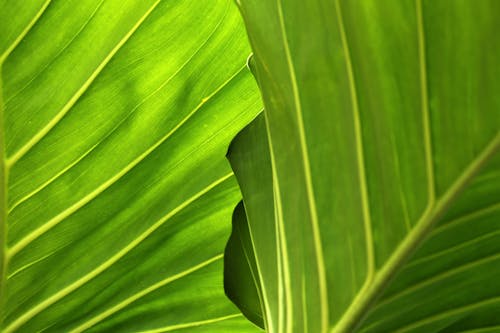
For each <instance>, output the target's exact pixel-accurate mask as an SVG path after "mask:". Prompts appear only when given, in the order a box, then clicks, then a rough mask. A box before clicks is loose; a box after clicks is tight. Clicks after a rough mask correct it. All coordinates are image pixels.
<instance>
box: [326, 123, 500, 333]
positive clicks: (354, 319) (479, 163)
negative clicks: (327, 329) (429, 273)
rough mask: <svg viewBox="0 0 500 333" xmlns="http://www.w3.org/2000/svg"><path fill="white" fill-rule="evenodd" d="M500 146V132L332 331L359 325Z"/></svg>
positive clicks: (401, 245) (339, 332)
mask: <svg viewBox="0 0 500 333" xmlns="http://www.w3.org/2000/svg"><path fill="white" fill-rule="evenodd" d="M499 147H500V132H499V133H497V134H496V135H495V137H494V138H493V139H492V140H491V141H490V142H489V143H488V145H487V146H486V147H485V148H484V149H483V151H482V152H481V153H480V154H479V155H478V156H477V157H476V158H475V159H474V160H473V161H472V162H471V163H470V164H469V166H468V167H467V168H466V169H465V170H464V171H463V173H462V174H461V175H460V176H459V177H458V178H457V179H456V181H455V182H454V183H453V184H452V185H451V186H450V188H449V189H448V190H447V191H446V192H445V194H444V195H443V196H442V197H441V198H440V199H439V200H438V201H437V202H436V204H435V206H434V208H433V209H432V210H430V211H429V210H427V211H426V212H425V213H424V214H423V215H422V217H421V218H420V219H419V221H418V222H417V223H416V225H415V227H414V228H413V230H412V231H411V232H410V233H409V234H408V235H407V236H406V238H405V239H404V240H403V241H402V242H401V243H400V244H399V246H398V247H397V249H396V250H395V251H394V253H393V254H392V255H391V257H390V258H389V260H387V261H386V263H385V264H384V265H383V266H382V268H381V269H380V270H379V271H378V272H377V273H376V274H375V278H374V279H373V283H372V284H370V286H369V288H367V289H366V291H365V292H363V294H362V295H361V296H360V297H359V299H358V300H357V301H356V302H355V304H354V306H351V307H350V308H349V309H348V311H347V312H346V313H345V314H344V315H343V316H342V318H341V320H340V321H339V322H338V323H337V325H336V326H335V327H333V328H332V330H331V332H332V333H347V332H351V331H352V330H353V329H354V327H356V325H357V324H358V320H359V319H360V318H361V317H362V316H363V315H364V314H365V313H366V311H367V309H368V308H369V307H370V306H371V305H372V303H373V302H374V300H375V299H376V298H377V297H378V296H379V294H380V293H381V292H382V291H383V290H384V288H385V286H386V285H387V283H388V282H389V281H390V280H391V278H392V277H393V276H394V275H395V274H396V272H398V271H399V268H400V267H401V265H402V264H403V263H404V262H406V260H407V259H408V257H409V256H410V255H411V254H412V253H413V252H414V251H415V249H416V248H417V247H418V246H419V245H420V244H421V242H422V241H423V240H424V239H425V238H426V237H427V236H428V234H429V233H430V231H431V230H432V227H433V226H434V224H435V223H436V222H437V221H438V220H439V219H440V218H441V217H442V216H443V214H444V213H445V212H446V211H447V209H448V206H449V205H450V204H451V202H452V201H453V200H454V199H455V198H456V197H457V196H458V195H459V194H460V193H461V192H462V191H463V189H464V188H465V186H466V185H467V184H468V183H469V181H470V180H471V179H472V178H473V177H474V176H475V175H476V174H477V173H478V172H479V171H480V170H481V169H482V168H483V166H484V165H485V164H486V163H487V162H488V161H489V160H490V159H491V157H492V156H494V155H495V154H496V152H497V150H498V148H499Z"/></svg>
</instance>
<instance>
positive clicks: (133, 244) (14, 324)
mask: <svg viewBox="0 0 500 333" xmlns="http://www.w3.org/2000/svg"><path fill="white" fill-rule="evenodd" d="M232 175H233V173H232V172H231V173H229V174H227V175H225V176H224V177H222V178H220V179H218V180H217V181H215V182H213V183H212V184H210V185H209V186H207V187H206V188H204V189H203V190H201V191H200V192H198V193H196V194H195V195H193V196H192V197H190V198H189V199H187V200H186V201H184V202H183V203H182V204H180V205H179V206H177V207H176V208H174V209H173V210H172V211H170V212H169V213H168V214H166V215H165V216H164V217H163V218H161V219H160V220H158V221H157V222H155V223H154V224H153V225H151V226H150V227H149V228H148V229H147V230H146V231H144V232H143V233H141V234H140V235H139V236H138V237H137V238H135V239H134V240H133V241H132V242H130V243H129V244H128V245H127V246H125V247H124V248H122V249H121V250H120V251H118V252H117V253H115V254H114V255H113V256H112V257H110V258H109V259H107V260H106V261H105V262H103V263H101V264H100V265H99V266H97V267H96V268H94V270H92V271H91V272H89V273H87V274H86V275H84V276H82V277H81V278H79V279H78V280H76V281H75V282H73V283H71V284H70V285H68V286H66V287H64V288H63V289H61V290H60V291H58V292H57V293H55V294H53V295H52V296H50V297H48V298H47V299H46V300H44V301H42V302H40V303H38V304H37V305H35V306H34V307H33V308H31V309H29V310H28V311H26V312H25V313H24V314H22V315H21V316H19V317H18V318H17V319H16V320H15V321H13V322H12V323H11V324H10V325H9V326H7V327H6V328H5V329H4V331H3V333H10V332H14V331H16V330H17V329H18V328H19V327H21V326H22V325H24V324H25V323H26V322H28V321H29V320H30V319H31V318H33V317H34V316H36V315H37V314H39V313H40V312H42V311H44V310H45V309H47V308H48V307H49V306H51V305H52V304H54V303H56V302H57V301H59V300H61V299H62V298H64V297H66V296H67V295H69V294H70V293H72V292H73V291H75V290H76V289H78V288H80V287H81V286H83V285H84V284H86V283H87V282H89V281H90V280H92V279H94V278H95V277H96V276H98V275H99V274H101V273H102V272H104V271H105V270H106V269H108V268H109V267H111V266H112V265H113V264H115V263H116V262H117V261H118V260H120V259H121V258H123V257H124V256H125V255H126V254H127V253H129V252H130V251H132V250H133V249H134V248H135V247H136V246H138V245H139V244H140V243H141V242H142V241H144V240H145V239H146V238H147V237H148V236H150V235H151V234H152V233H153V232H154V231H156V230H157V229H158V228H159V227H161V226H162V225H163V224H164V223H165V222H167V221H168V220H169V219H170V218H172V217H173V216H174V215H176V214H177V213H179V212H180V211H182V210H183V209H184V208H186V207H187V206H189V205H190V204H191V203H193V202H194V201H196V200H197V199H199V198H200V197H202V196H203V195H204V194H206V193H208V192H209V191H210V190H212V189H213V188H215V187H216V186H218V185H220V184H221V183H223V182H224V181H226V180H227V179H229V178H231V177H232Z"/></svg>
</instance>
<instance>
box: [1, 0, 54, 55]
mask: <svg viewBox="0 0 500 333" xmlns="http://www.w3.org/2000/svg"><path fill="white" fill-rule="evenodd" d="M51 2H52V0H46V1H45V2H44V3H43V5H42V7H40V9H39V10H38V12H37V13H36V14H35V16H34V17H33V18H32V19H31V21H30V22H29V23H28V25H27V26H26V27H25V28H24V30H23V31H22V32H21V33H20V34H19V36H17V38H16V39H15V40H14V41H13V42H12V44H11V45H10V46H9V47H8V48H7V49H6V50H5V51H4V53H3V54H2V55H1V56H0V65H1V64H3V62H4V61H5V59H7V57H8V56H9V55H10V54H11V53H12V51H14V49H15V48H16V47H17V46H18V45H19V44H20V43H21V41H22V40H23V39H24V37H26V35H27V34H28V32H30V30H31V28H33V26H34V25H35V24H36V23H37V22H38V20H39V19H40V17H42V15H43V13H44V12H45V10H46V9H47V7H48V6H49V5H50V3H51Z"/></svg>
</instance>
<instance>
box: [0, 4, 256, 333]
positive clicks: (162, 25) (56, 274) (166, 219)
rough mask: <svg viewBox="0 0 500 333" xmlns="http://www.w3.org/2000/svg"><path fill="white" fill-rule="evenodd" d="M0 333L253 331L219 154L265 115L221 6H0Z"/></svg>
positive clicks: (238, 38)
mask: <svg viewBox="0 0 500 333" xmlns="http://www.w3.org/2000/svg"><path fill="white" fill-rule="evenodd" d="M0 8H1V10H0V28H1V30H0V54H1V58H0V59H1V62H0V64H1V68H2V72H1V73H2V76H1V79H2V80H1V84H2V94H1V96H2V100H1V101H0V107H1V111H2V113H1V114H2V117H0V118H1V119H2V124H1V125H2V128H1V131H2V133H1V134H2V135H1V137H2V142H1V151H2V159H1V163H0V165H1V169H2V170H1V171H2V173H1V175H2V179H1V187H0V188H1V191H2V192H1V193H2V195H1V199H2V200H1V202H2V210H1V211H2V219H1V223H0V225H1V232H0V235H1V239H2V240H1V256H0V257H1V260H2V265H1V267H2V270H1V277H2V281H1V300H2V303H3V306H2V310H1V314H0V318H1V319H2V321H3V323H2V326H1V327H3V330H2V332H5V333H8V332H41V331H44V332H81V331H90V332H132V331H133V332H166V331H177V330H182V329H184V330H183V331H189V332H228V333H229V332H253V331H256V330H258V329H257V328H256V327H255V326H253V325H252V324H251V323H249V322H248V321H247V320H246V319H245V318H243V317H242V315H241V314H240V312H239V311H238V309H236V308H235V307H234V306H233V305H232V304H231V302H230V301H229V300H227V298H226V297H225V295H224V290H223V285H222V278H223V275H222V257H223V251H224V245H225V242H226V241H227V239H228V237H229V230H230V219H231V211H232V209H233V207H234V206H235V205H236V203H237V202H238V201H239V200H240V194H239V190H238V187H237V185H236V182H235V180H234V178H233V176H232V172H231V170H230V168H229V165H228V163H227V161H226V160H225V157H224V156H225V153H226V150H227V146H228V143H229V141H230V140H231V138H232V137H233V136H234V135H235V134H236V133H237V132H238V131H239V130H240V129H241V128H242V127H244V126H245V124H247V123H248V122H249V121H250V120H251V119H253V118H254V117H255V116H256V114H257V113H258V112H259V111H260V110H261V108H262V106H261V103H260V97H259V95H258V90H257V87H256V86H255V83H254V80H253V78H252V77H251V74H250V73H249V72H248V70H247V68H246V66H245V61H246V58H247V56H248V54H249V53H250V51H249V47H248V45H247V41H246V37H245V33H244V26H243V23H242V22H241V19H240V17H239V14H238V10H237V8H236V6H234V4H233V3H232V2H231V1H230V0H212V1H191V0H176V1H160V0H147V1H146V0H137V1H123V0H105V1H104V0H78V1H76V0H53V1H50V0H44V1H37V0H30V1H0Z"/></svg>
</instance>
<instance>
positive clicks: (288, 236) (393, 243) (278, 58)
mask: <svg viewBox="0 0 500 333" xmlns="http://www.w3.org/2000/svg"><path fill="white" fill-rule="evenodd" d="M239 6H240V9H241V12H242V14H243V17H244V20H245V22H246V26H247V30H248V34H249V38H250V42H251V45H252V48H253V51H254V56H255V62H256V76H257V80H258V83H259V85H260V88H261V91H262V94H263V98H264V106H265V126H263V125H260V126H259V125H252V126H250V127H249V128H247V129H246V130H245V131H244V132H243V133H242V134H240V135H239V137H238V139H237V140H236V141H235V142H234V143H233V145H232V148H231V149H232V150H231V151H232V158H231V163H232V165H233V167H234V170H235V173H236V175H237V178H238V181H239V183H240V185H241V187H242V192H243V197H244V201H245V206H246V209H247V216H248V218H249V221H248V223H249V230H250V235H251V241H252V242H253V244H254V245H256V244H257V243H260V244H261V245H260V246H255V258H256V262H257V263H256V265H257V267H258V268H259V269H260V272H259V273H260V279H261V281H262V282H261V289H262V293H263V294H264V296H263V297H262V298H263V300H266V299H267V300H278V301H276V302H269V301H268V302H267V303H264V306H265V307H266V310H265V315H266V316H267V317H268V318H267V319H266V320H267V322H268V323H269V322H271V321H272V322H273V324H272V325H268V329H269V331H271V332H315V333H316V332H334V333H340V332H348V333H350V332H354V331H356V330H359V331H360V332H425V333H428V332H431V333H432V332H458V331H468V330H473V329H482V328H484V329H485V332H486V331H491V332H493V331H494V332H497V331H500V316H498V313H500V284H499V283H498V281H499V280H500V204H499V202H498V200H499V198H500V156H499V154H497V153H496V152H497V151H498V149H499V147H500V94H499V93H498V92H499V91H500V43H498V42H497V40H498V36H497V34H498V30H499V29H500V21H499V20H498V13H499V12H500V2H498V1H495V0H484V1H472V0H470V1H468V0H460V1H458V0H442V1H435V0H429V1H420V0H404V1H401V0H397V1H396V0H377V1H375V0H369V1H347V0H346V1H340V0H311V1H299V0H289V1H281V0H273V1H257V0H240V1H239ZM256 121H257V122H263V120H262V119H260V120H256ZM259 141H261V143H260V144H259V143H257V142H259ZM267 141H268V143H266V142H267ZM266 144H268V145H269V152H268V155H269V156H265V153H263V152H264V150H265V149H263V148H262V147H265V146H266ZM238 156H239V157H238ZM249 157H250V158H251V159H252V163H246V162H245V161H246V160H245V159H248V158H249ZM263 174H267V175H268V176H267V178H269V177H271V178H272V180H266V179H265V178H266V177H263ZM270 184H272V189H271V188H270ZM258 198H268V200H259V199H258ZM270 198H274V199H270ZM274 211H275V214H274V215H272V217H271V218H269V216H267V217H266V216H264V215H263V213H262V212H274ZM255 212H260V214H261V215H260V217H258V216H256V217H253V216H252V215H253V214H255ZM271 214H273V213H271ZM264 219H267V221H269V223H271V224H272V225H274V226H275V229H276V230H277V233H276V235H275V236H273V239H271V240H268V241H267V245H265V244H264V245H262V240H263V239H268V237H269V236H270V234H269V232H268V231H267V232H266V231H264V230H262V229H261V227H262V225H263V224H264V222H263V220H264ZM264 243H266V242H264ZM259 252H260V253H265V254H266V255H259ZM270 262H273V263H278V265H275V267H276V268H275V269H274V271H272V270H268V269H267V267H269V266H268V265H269V263H270ZM276 281H277V282H276ZM276 283H278V288H270V289H266V287H267V286H273V285H275V284H276ZM269 317H270V318H269ZM485 327H489V328H488V329H486V328H485Z"/></svg>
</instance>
